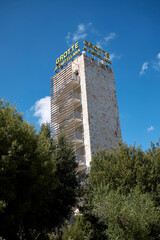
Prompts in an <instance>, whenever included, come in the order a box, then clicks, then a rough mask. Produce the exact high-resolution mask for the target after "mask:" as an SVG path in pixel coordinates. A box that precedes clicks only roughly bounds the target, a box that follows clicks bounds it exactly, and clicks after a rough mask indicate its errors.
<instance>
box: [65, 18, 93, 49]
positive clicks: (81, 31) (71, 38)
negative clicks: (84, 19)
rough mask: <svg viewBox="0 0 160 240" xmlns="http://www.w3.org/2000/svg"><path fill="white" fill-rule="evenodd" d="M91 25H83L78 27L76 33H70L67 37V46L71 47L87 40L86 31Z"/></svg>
mask: <svg viewBox="0 0 160 240" xmlns="http://www.w3.org/2000/svg"><path fill="white" fill-rule="evenodd" d="M91 25H92V23H91V22H90V23H88V24H86V25H85V24H83V23H81V24H79V25H78V26H77V30H76V31H75V32H73V33H71V32H68V34H67V36H66V37H65V39H66V42H67V44H68V45H69V46H70V45H72V44H73V43H74V42H76V41H78V40H80V39H85V38H86V36H87V35H88V34H87V33H86V31H87V30H88V29H89V28H90V26H91Z"/></svg>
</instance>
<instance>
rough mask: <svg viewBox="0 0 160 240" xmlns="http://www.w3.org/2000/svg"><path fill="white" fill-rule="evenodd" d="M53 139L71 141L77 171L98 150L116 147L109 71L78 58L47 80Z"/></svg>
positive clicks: (114, 100) (113, 95) (116, 119)
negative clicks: (62, 136) (48, 83)
mask: <svg viewBox="0 0 160 240" xmlns="http://www.w3.org/2000/svg"><path fill="white" fill-rule="evenodd" d="M51 129H52V134H53V138H57V137H58V135H59V134H60V133H61V132H65V134H66V136H67V138H68V139H71V141H72V143H73V147H74V150H75V153H76V156H77V161H78V163H79V167H78V169H79V171H83V170H85V169H86V168H88V167H89V165H90V162H91V160H92V156H93V154H94V152H95V151H97V150H99V149H106V150H107V149H111V148H112V147H117V146H118V142H119V141H120V140H121V130H120V122H119V113H118V105H117V96H116V90H115V81H114V75H113V70H112V69H111V68H110V67H108V66H105V65H104V64H102V63H100V62H97V61H96V60H93V59H92V58H90V57H88V56H86V55H85V54H81V55H79V56H78V57H76V58H75V59H74V60H73V61H72V62H70V63H68V64H67V65H66V66H65V67H64V68H63V69H61V70H60V71H59V72H58V73H56V74H55V76H54V77H53V78H51Z"/></svg>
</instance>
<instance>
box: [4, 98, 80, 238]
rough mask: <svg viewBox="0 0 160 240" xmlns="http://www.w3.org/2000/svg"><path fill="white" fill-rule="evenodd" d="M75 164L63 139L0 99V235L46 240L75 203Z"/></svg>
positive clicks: (47, 127) (71, 153)
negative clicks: (24, 117) (54, 135)
mask: <svg viewBox="0 0 160 240" xmlns="http://www.w3.org/2000/svg"><path fill="white" fill-rule="evenodd" d="M76 167H77V164H76V161H75V156H74V152H73V150H72V146H71V144H70V143H69V142H67V140H66V138H65V136H64V135H61V136H60V137H59V139H58V140H57V141H53V140H52V138H51V137H50V128H49V125H42V127H41V129H40V131H39V133H38V134H37V133H36V129H35V127H33V126H32V125H31V124H29V123H27V122H26V121H23V115H22V114H21V113H19V112H18V111H17V110H16V108H15V107H14V106H10V105H9V103H7V102H3V100H0V236H1V237H3V238H6V239H7V240H10V239H20V237H22V235H24V236H25V239H29V240H30V239H35V238H36V237H38V239H45V238H46V239H47V234H48V232H50V231H53V230H54V229H55V228H56V227H58V226H61V225H62V224H63V223H64V220H65V219H67V218H69V217H70V215H71V212H72V206H74V205H75V203H76V191H77V186H78V183H77V178H76Z"/></svg>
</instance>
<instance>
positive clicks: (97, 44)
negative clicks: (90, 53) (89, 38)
mask: <svg viewBox="0 0 160 240" xmlns="http://www.w3.org/2000/svg"><path fill="white" fill-rule="evenodd" d="M96 46H97V47H98V48H101V49H102V43H101V41H97V42H96Z"/></svg>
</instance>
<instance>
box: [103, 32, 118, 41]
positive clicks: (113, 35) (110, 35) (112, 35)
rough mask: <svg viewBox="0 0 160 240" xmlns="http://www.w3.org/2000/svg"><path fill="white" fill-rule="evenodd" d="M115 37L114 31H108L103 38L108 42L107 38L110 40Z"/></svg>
mask: <svg viewBox="0 0 160 240" xmlns="http://www.w3.org/2000/svg"><path fill="white" fill-rule="evenodd" d="M115 37H116V33H114V32H111V33H109V34H108V35H107V36H106V37H105V38H104V40H105V41H106V42H108V41H109V40H112V39H114V38H115Z"/></svg>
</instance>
